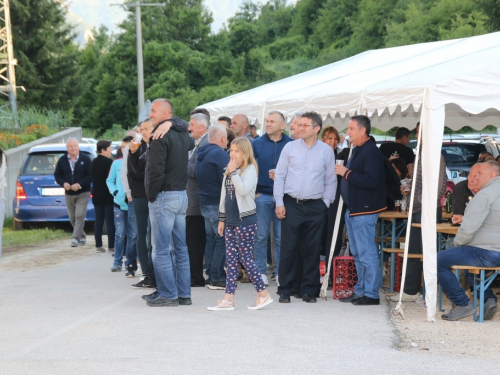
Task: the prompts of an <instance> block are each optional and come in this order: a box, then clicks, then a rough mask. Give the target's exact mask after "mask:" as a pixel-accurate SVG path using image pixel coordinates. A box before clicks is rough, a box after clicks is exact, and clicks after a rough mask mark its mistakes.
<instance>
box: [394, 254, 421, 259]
mask: <svg viewBox="0 0 500 375" xmlns="http://www.w3.org/2000/svg"><path fill="white" fill-rule="evenodd" d="M404 256H405V255H404V254H403V253H401V254H398V257H401V258H404ZM408 259H420V260H421V261H423V260H424V256H423V255H422V254H408Z"/></svg>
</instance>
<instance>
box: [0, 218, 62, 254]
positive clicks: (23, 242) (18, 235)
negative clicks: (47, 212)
mask: <svg viewBox="0 0 500 375" xmlns="http://www.w3.org/2000/svg"><path fill="white" fill-rule="evenodd" d="M67 237H68V233H66V232H65V231H64V230H62V229H55V230H54V229H52V228H40V229H25V230H22V231H15V230H14V229H13V227H12V218H6V219H5V223H4V226H3V230H2V247H3V248H9V247H22V246H33V245H37V244H43V243H47V241H53V240H60V239H63V238H67Z"/></svg>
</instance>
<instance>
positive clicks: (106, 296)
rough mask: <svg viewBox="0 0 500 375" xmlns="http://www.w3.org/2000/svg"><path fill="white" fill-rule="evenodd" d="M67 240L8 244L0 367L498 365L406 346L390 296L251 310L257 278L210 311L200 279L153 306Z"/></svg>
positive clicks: (379, 370) (216, 294) (350, 370)
mask: <svg viewBox="0 0 500 375" xmlns="http://www.w3.org/2000/svg"><path fill="white" fill-rule="evenodd" d="M67 242H68V241H62V242H61V241H60V242H58V243H57V244H55V245H54V244H45V245H44V246H41V248H40V249H36V250H31V251H28V252H24V253H23V254H22V255H18V254H16V253H9V254H4V257H3V259H2V261H1V262H0V374H148V373H158V374H201V373H203V374H235V373H241V374H311V373H325V374H367V373H370V374H374V373H375V374H427V373H428V374H431V373H432V374H436V373H450V372H451V370H453V372H454V373H459V374H460V373H470V372H472V371H474V372H477V371H478V370H480V372H481V373H482V374H485V373H492V374H493V373H495V374H497V373H498V368H499V363H500V362H499V360H498V359H496V360H491V361H485V360H470V358H468V359H462V360H461V359H457V358H451V357H444V356H439V355H435V354H433V353H430V352H425V351H413V352H411V351H410V352H408V351H401V350H399V349H398V334H397V332H396V330H395V328H394V327H393V326H392V325H391V323H390V319H389V314H390V312H389V307H388V306H387V302H385V299H383V304H382V305H381V306H366V307H365V306H353V305H351V304H344V303H341V302H338V301H335V300H333V299H331V298H329V299H328V301H324V300H318V303H317V304H307V303H305V302H302V301H300V300H293V298H292V303H291V304H288V305H284V304H279V303H278V302H277V298H275V303H273V304H271V305H270V306H268V307H267V308H265V309H263V310H260V311H249V310H247V309H246V306H247V305H248V304H251V303H252V302H253V299H254V295H255V292H254V289H253V287H252V285H251V284H239V285H238V290H237V292H236V299H235V302H236V309H235V310H234V311H232V312H229V311H225V312H210V311H207V309H206V308H207V306H210V305H213V304H214V303H215V301H216V300H217V298H222V296H223V291H211V290H208V289H206V288H193V291H192V299H193V305H191V306H179V307H156V308H155V307H148V306H146V304H145V302H144V301H143V300H142V299H141V295H142V294H145V292H144V291H142V290H137V289H133V288H131V284H132V283H134V282H137V279H127V278H125V276H124V275H125V273H124V272H123V271H122V272H120V273H112V272H110V267H111V265H112V258H111V256H110V255H109V254H107V253H106V254H96V253H95V252H94V247H93V246H92V245H91V244H89V245H87V246H85V247H83V248H76V249H72V248H69V247H68V246H67V245H68V244H67ZM70 252H77V253H78V254H75V253H73V254H71V253H70ZM64 255H66V256H64ZM69 255H75V256H69ZM43 258H50V259H51V260H52V262H51V263H50V262H49V263H44V262H40V264H38V263H37V261H38V260H39V259H43ZM58 259H60V261H58ZM13 265H15V266H13ZM34 265H35V266H34ZM273 284H274V283H273ZM270 291H271V293H272V295H273V296H276V295H275V291H276V286H275V285H271V287H270ZM276 297H277V296H276Z"/></svg>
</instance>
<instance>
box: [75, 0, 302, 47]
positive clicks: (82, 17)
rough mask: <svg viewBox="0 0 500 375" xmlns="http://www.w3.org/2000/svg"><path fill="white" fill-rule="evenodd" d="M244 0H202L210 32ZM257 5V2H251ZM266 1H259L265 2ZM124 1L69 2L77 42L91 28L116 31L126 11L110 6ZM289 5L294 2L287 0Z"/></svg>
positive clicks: (156, 1)
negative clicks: (208, 11) (209, 23)
mask: <svg viewBox="0 0 500 375" xmlns="http://www.w3.org/2000/svg"><path fill="white" fill-rule="evenodd" d="M244 1H245V0H203V2H204V3H205V6H206V7H207V8H208V9H209V10H210V11H212V15H213V18H214V22H213V24H212V30H213V31H214V32H217V31H218V30H219V29H220V28H221V27H222V26H223V24H224V22H226V21H227V19H228V18H230V17H232V16H233V15H234V14H235V13H236V11H237V10H238V7H239V6H240V5H241V4H243V3H244ZM252 1H253V2H255V3H258V2H259V1H258V0H252ZM265 1H266V0H263V1H260V2H265ZM124 2H130V1H124V0H69V4H70V6H69V14H68V18H69V20H70V22H71V23H73V24H75V25H76V26H77V31H78V34H79V36H80V37H79V41H80V42H82V41H83V34H84V33H85V32H86V31H89V30H91V29H92V28H93V27H98V26H99V25H101V24H103V25H105V26H107V27H108V29H110V30H112V31H116V30H117V29H116V24H118V23H120V21H122V20H123V19H124V18H125V17H126V11H125V10H124V9H123V8H122V7H119V6H111V4H120V3H124ZM148 2H150V3H160V2H161V0H151V1H148ZM288 2H289V3H291V2H295V0H291V1H290V0H289V1H288Z"/></svg>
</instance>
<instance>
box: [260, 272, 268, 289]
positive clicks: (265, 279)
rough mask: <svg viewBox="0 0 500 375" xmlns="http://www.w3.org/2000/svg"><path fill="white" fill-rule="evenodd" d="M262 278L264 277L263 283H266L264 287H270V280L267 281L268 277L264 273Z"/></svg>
mask: <svg viewBox="0 0 500 375" xmlns="http://www.w3.org/2000/svg"><path fill="white" fill-rule="evenodd" d="M260 276H261V277H262V281H263V282H264V285H265V286H269V280H268V279H267V275H264V274H263V273H262V274H261V275H260Z"/></svg>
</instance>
